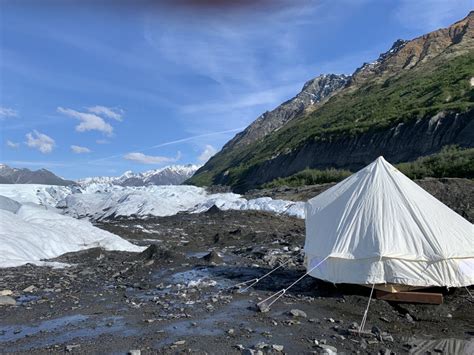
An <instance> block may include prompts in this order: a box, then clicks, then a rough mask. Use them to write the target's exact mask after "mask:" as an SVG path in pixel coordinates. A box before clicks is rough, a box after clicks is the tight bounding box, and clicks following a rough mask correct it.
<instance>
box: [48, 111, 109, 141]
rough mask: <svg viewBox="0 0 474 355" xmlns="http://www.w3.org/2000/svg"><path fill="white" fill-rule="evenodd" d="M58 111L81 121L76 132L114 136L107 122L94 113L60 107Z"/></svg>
mask: <svg viewBox="0 0 474 355" xmlns="http://www.w3.org/2000/svg"><path fill="white" fill-rule="evenodd" d="M57 111H58V112H59V113H62V114H65V115H66V116H69V117H73V118H76V119H78V120H79V121H81V123H79V125H77V126H76V131H78V132H86V131H99V132H102V133H105V134H106V135H108V136H111V135H112V134H113V131H114V129H113V127H112V126H111V125H110V124H109V123H107V122H105V120H104V119H103V118H102V117H99V116H97V115H96V114H93V113H87V112H79V111H76V110H73V109H70V108H63V107H58V108H57Z"/></svg>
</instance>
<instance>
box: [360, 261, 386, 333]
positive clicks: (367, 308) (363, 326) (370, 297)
mask: <svg viewBox="0 0 474 355" xmlns="http://www.w3.org/2000/svg"><path fill="white" fill-rule="evenodd" d="M381 261H382V255H380V259H379V262H381ZM375 283H376V281H374V283H373V284H372V288H371V290H370V295H369V301H368V302H367V307H366V308H365V311H364V316H363V317H362V320H361V322H360V326H359V336H360V333H361V332H363V331H364V328H365V323H366V322H367V315H368V314H369V307H370V302H371V301H372V295H373V293H374V288H375Z"/></svg>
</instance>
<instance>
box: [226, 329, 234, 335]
mask: <svg viewBox="0 0 474 355" xmlns="http://www.w3.org/2000/svg"><path fill="white" fill-rule="evenodd" d="M227 334H229V335H234V334H235V330H234V329H232V328H231V329H229V330H228V331H227Z"/></svg>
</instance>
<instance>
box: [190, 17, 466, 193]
mask: <svg viewBox="0 0 474 355" xmlns="http://www.w3.org/2000/svg"><path fill="white" fill-rule="evenodd" d="M321 78H332V79H331V80H329V79H328V81H329V82H331V83H334V85H333V89H332V90H328V91H327V92H325V93H324V94H322V95H320V100H319V101H313V102H311V101H309V102H308V101H305V103H304V104H301V105H298V104H296V103H297V102H298V101H297V99H298V98H302V97H304V96H302V93H303V92H304V91H305V88H304V89H303V91H302V92H301V93H300V94H298V95H297V96H296V97H295V98H294V99H292V100H290V101H288V102H285V103H283V104H282V105H280V106H279V107H277V108H276V109H275V110H273V111H271V112H269V113H266V114H264V115H262V116H260V117H259V118H258V119H257V120H256V121H255V122H254V123H252V124H251V125H250V126H249V127H248V128H247V129H246V130H245V131H244V132H242V133H239V134H238V135H237V136H236V137H234V139H233V140H231V141H230V142H229V143H227V144H226V145H225V146H224V148H223V149H222V150H221V151H220V152H219V153H217V154H216V155H214V157H212V158H211V159H210V160H209V161H208V162H207V163H206V164H205V165H204V166H203V167H202V168H201V169H199V170H198V171H197V172H196V174H195V175H194V176H193V177H192V178H191V179H190V180H188V182H187V183H190V184H196V185H200V186H202V185H229V186H231V187H232V188H233V190H234V191H237V192H243V191H246V190H248V189H251V188H255V187H258V186H261V185H262V184H264V183H266V182H269V181H272V180H274V179H276V178H279V177H286V176H289V175H292V174H295V173H297V172H299V171H302V170H304V169H306V168H312V169H328V168H336V169H349V170H357V169H360V168H362V167H363V166H365V165H367V164H369V163H370V162H371V161H373V160H375V159H376V158H377V157H378V156H380V155H383V156H384V157H385V158H386V159H387V160H389V161H390V162H392V163H399V162H408V161H413V160H415V159H417V158H419V157H422V156H427V155H431V154H435V153H437V152H439V151H441V149H442V148H443V147H445V146H449V145H457V146H459V147H461V148H470V147H474V120H473V118H474V12H471V13H469V15H468V16H467V17H466V18H465V19H463V20H461V21H459V22H457V23H455V24H453V25H452V26H450V27H448V28H445V29H440V30H437V31H434V32H431V33H428V34H426V35H423V36H421V37H418V38H415V39H413V40H410V41H403V40H397V41H396V42H395V43H394V44H393V46H392V47H391V48H390V49H389V50H388V51H387V52H386V53H383V54H381V55H380V56H379V58H378V59H377V60H375V61H374V62H372V63H365V64H363V65H362V66H361V67H360V68H358V69H357V70H356V71H355V72H354V73H353V74H352V75H351V76H350V77H341V76H322V77H318V78H316V79H314V81H315V82H317V81H318V80H321ZM305 86H306V85H305ZM316 91H317V89H316ZM314 92H315V91H314ZM314 92H313V93H314ZM302 106H304V107H303V108H302ZM280 112H284V114H282V115H279V114H278V113H280ZM285 117H289V119H286V118H285Z"/></svg>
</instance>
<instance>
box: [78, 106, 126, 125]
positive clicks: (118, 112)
mask: <svg viewBox="0 0 474 355" xmlns="http://www.w3.org/2000/svg"><path fill="white" fill-rule="evenodd" d="M87 110H88V111H89V112H92V113H95V114H96V115H102V116H105V117H108V118H112V119H114V120H117V121H122V120H123V114H124V112H123V110H122V109H116V108H110V107H105V106H93V107H88V108H87Z"/></svg>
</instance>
